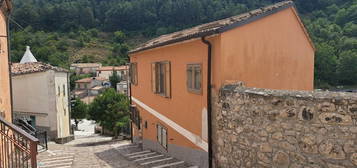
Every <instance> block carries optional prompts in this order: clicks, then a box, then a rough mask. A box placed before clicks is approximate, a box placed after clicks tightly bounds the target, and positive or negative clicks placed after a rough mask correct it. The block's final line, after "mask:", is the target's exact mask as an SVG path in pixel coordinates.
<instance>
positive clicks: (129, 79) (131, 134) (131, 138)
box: [127, 56, 134, 143]
mask: <svg viewBox="0 0 357 168" xmlns="http://www.w3.org/2000/svg"><path fill="white" fill-rule="evenodd" d="M128 61H129V72H128V73H127V75H128V78H127V84H128V89H129V92H128V93H129V95H128V96H129V109H130V115H132V111H131V106H132V103H133V100H132V98H131V76H130V71H131V70H130V68H131V66H130V56H128ZM130 118H131V117H130ZM130 141H131V143H134V138H133V122H132V121H130Z"/></svg>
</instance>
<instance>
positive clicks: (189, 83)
mask: <svg viewBox="0 0 357 168" xmlns="http://www.w3.org/2000/svg"><path fill="white" fill-rule="evenodd" d="M186 71H187V81H186V85H187V89H189V90H190V89H192V74H193V73H192V66H191V65H188V66H187V70H186Z"/></svg>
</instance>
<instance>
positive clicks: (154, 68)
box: [151, 61, 171, 98]
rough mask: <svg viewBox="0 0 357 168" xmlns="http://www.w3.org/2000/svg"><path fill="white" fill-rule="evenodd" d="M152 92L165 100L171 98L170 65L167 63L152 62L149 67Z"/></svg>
mask: <svg viewBox="0 0 357 168" xmlns="http://www.w3.org/2000/svg"><path fill="white" fill-rule="evenodd" d="M151 82H152V84H151V85H152V91H153V92H154V93H155V94H159V95H162V96H164V97H166V98H170V97H171V65H170V62H169V61H163V62H154V63H152V65H151Z"/></svg>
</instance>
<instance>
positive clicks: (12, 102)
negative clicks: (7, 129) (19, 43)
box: [6, 9, 14, 122]
mask: <svg viewBox="0 0 357 168" xmlns="http://www.w3.org/2000/svg"><path fill="white" fill-rule="evenodd" d="M10 17H11V11H10V9H9V11H8V13H6V18H7V20H6V21H7V23H6V29H7V30H6V35H7V37H6V39H7V57H8V62H9V65H8V66H9V83H10V101H11V103H10V104H11V109H10V111H11V120H12V122H14V110H13V109H14V98H13V92H12V73H11V65H12V63H11V54H10V51H11V48H10V47H11V45H10Z"/></svg>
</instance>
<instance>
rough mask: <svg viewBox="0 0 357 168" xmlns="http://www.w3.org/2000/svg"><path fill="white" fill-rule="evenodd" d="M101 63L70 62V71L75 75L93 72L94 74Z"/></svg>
mask: <svg viewBox="0 0 357 168" xmlns="http://www.w3.org/2000/svg"><path fill="white" fill-rule="evenodd" d="M101 67H102V64H100V63H76V64H71V67H70V69H71V71H73V72H74V73H75V74H76V75H80V74H93V76H94V75H96V72H97V69H98V68H101Z"/></svg>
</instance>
